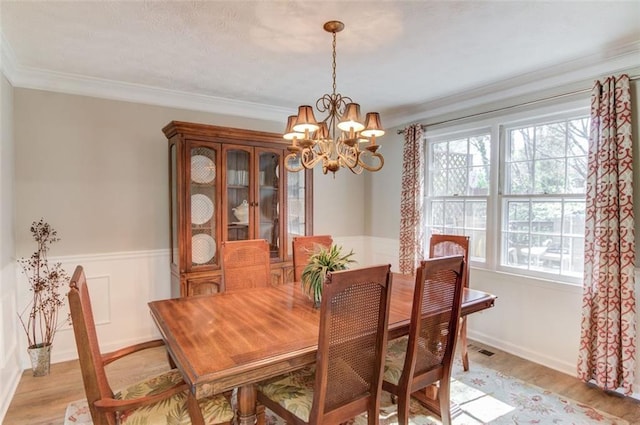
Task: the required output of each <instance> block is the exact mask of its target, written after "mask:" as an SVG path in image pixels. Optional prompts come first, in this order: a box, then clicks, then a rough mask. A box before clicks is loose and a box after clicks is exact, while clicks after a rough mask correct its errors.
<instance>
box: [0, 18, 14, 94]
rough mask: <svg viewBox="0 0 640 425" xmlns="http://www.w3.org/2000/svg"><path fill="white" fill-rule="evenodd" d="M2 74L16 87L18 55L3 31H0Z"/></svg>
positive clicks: (0, 66) (0, 67) (0, 69)
mask: <svg viewBox="0 0 640 425" xmlns="http://www.w3.org/2000/svg"><path fill="white" fill-rule="evenodd" d="M0 72H2V73H3V74H4V76H5V77H6V78H7V80H9V82H10V83H11V85H12V86H14V87H15V84H14V81H15V79H16V74H17V73H18V71H17V69H16V55H15V53H14V52H13V49H12V48H11V45H10V44H9V42H8V41H7V39H6V37H5V36H4V33H3V32H2V31H0Z"/></svg>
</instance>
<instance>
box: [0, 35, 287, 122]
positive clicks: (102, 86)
mask: <svg viewBox="0 0 640 425" xmlns="http://www.w3.org/2000/svg"><path fill="white" fill-rule="evenodd" d="M0 36H1V37H2V38H1V40H0V43H2V48H1V49H0V50H2V52H1V54H2V56H1V62H2V67H1V70H2V72H3V73H4V74H5V76H6V77H7V79H8V80H9V82H10V83H11V85H12V86H13V87H19V88H26V89H34V90H47V91H52V92H58V93H66V94H76V95H81V96H91V97H97V98H103V99H111V100H121V101H125V102H135V103H142V104H149V105H156V106H165V107H170V108H179V109H189V110H196V111H203V112H211V113H216V114H221V115H231V116H245V117H251V118H256V119H263V120H266V121H274V122H282V117H283V116H284V117H286V116H287V115H290V113H291V110H290V108H282V107H276V106H272V105H264V104H259V103H253V102H244V101H238V100H233V99H227V98H222V97H216V96H206V95H202V94H196V93H187V92H182V91H177V90H168V89H163V88H159V87H153V86H147V85H143V84H131V83H124V82H120V81H113V80H106V79H101V78H93V77H86V76H82V75H75V74H67V73H61V72H55V71H48V70H42V69H37V68H30V67H23V66H20V65H19V64H18V63H17V62H16V59H15V55H14V53H13V50H12V49H11V46H10V45H9V43H8V42H7V41H6V38H5V37H4V35H3V34H1V33H0Z"/></svg>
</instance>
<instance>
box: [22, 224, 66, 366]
mask: <svg viewBox="0 0 640 425" xmlns="http://www.w3.org/2000/svg"><path fill="white" fill-rule="evenodd" d="M30 231H31V234H32V236H33V239H34V240H35V242H36V245H37V248H36V250H35V251H34V253H33V254H31V257H29V258H20V259H19V260H18V263H19V264H20V266H21V267H22V271H23V273H24V274H25V276H26V277H27V283H28V284H29V291H31V300H30V302H29V304H27V306H26V307H25V309H24V310H23V311H22V313H21V314H19V315H18V318H19V319H20V323H21V324H22V328H23V329H24V331H25V333H26V335H27V342H28V351H29V356H30V358H31V364H32V370H33V375H34V376H44V375H47V374H49V365H50V358H51V357H50V356H51V345H52V344H53V339H54V337H55V335H56V331H57V330H58V329H59V325H58V314H59V312H60V308H61V307H62V306H63V305H64V298H63V296H62V295H61V294H60V290H61V288H62V287H63V286H65V285H66V284H67V283H68V282H69V275H68V274H67V273H66V271H65V270H64V269H63V268H62V264H60V263H53V264H49V260H48V258H47V253H48V251H49V248H50V246H51V245H52V244H53V243H55V242H58V241H59V240H60V238H58V234H57V232H56V231H55V229H54V228H53V227H51V225H50V224H49V223H47V222H45V221H44V219H40V221H34V222H33V223H32V224H31V228H30Z"/></svg>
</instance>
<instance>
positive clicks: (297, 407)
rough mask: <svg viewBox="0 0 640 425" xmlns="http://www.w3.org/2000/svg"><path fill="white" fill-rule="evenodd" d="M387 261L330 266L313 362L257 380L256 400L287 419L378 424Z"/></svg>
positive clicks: (387, 294) (387, 292)
mask: <svg viewBox="0 0 640 425" xmlns="http://www.w3.org/2000/svg"><path fill="white" fill-rule="evenodd" d="M390 299H391V277H390V266H389V265H385V266H375V267H367V268H361V269H353V270H344V271H337V272H332V273H330V274H329V275H328V276H327V279H326V281H325V285H324V289H323V293H322V302H321V307H320V335H319V339H318V351H317V355H316V364H315V366H311V367H307V368H304V369H302V370H299V371H296V372H292V373H290V374H288V375H285V376H284V377H283V376H279V377H276V378H274V379H271V380H268V381H266V382H263V383H261V384H259V385H258V400H259V401H260V402H261V403H262V404H264V405H265V407H267V408H268V409H270V410H272V411H273V412H274V413H276V414H277V415H278V416H280V417H282V418H283V419H284V420H285V421H286V422H287V423H288V424H296V425H302V424H314V425H319V424H339V423H342V422H345V421H348V420H349V419H351V418H353V417H355V416H357V415H359V414H360V413H363V412H367V413H368V415H367V416H368V423H369V424H370V425H373V424H378V410H379V407H380V393H381V385H382V371H383V363H384V352H385V349H386V340H387V323H388V314H389V304H390Z"/></svg>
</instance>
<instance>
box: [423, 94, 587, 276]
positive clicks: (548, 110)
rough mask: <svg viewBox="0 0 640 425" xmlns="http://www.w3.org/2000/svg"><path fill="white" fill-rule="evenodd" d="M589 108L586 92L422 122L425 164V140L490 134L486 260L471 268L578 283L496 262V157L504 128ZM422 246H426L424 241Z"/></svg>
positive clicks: (499, 175) (498, 170) (498, 171)
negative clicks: (471, 115) (476, 114)
mask: <svg viewBox="0 0 640 425" xmlns="http://www.w3.org/2000/svg"><path fill="white" fill-rule="evenodd" d="M589 108H590V104H589V96H588V93H587V94H586V95H585V96H584V98H582V99H577V100H572V101H566V100H563V99H556V100H555V101H549V102H548V103H547V104H546V105H543V106H537V107H533V106H529V107H523V108H518V110H516V111H511V112H509V111H506V112H503V113H495V114H494V115H492V116H490V117H488V118H483V119H477V120H474V119H473V118H468V119H465V120H460V121H459V122H458V123H457V124H456V123H452V124H451V125H448V124H446V123H445V124H439V125H436V126H432V127H429V125H428V123H427V124H426V129H425V131H424V134H423V140H424V142H425V165H427V164H429V162H428V161H429V157H428V155H429V153H428V152H429V149H428V143H429V142H437V141H443V140H445V139H452V138H455V137H465V136H467V137H468V136H469V135H471V134H477V133H479V132H483V131H484V132H489V134H490V135H491V164H498V166H497V167H496V166H493V167H492V168H491V172H490V187H489V193H490V195H489V198H488V202H487V230H486V231H487V245H486V263H481V262H475V261H472V262H471V266H472V267H473V268H479V269H484V270H489V271H497V272H502V273H507V274H512V275H518V276H527V277H532V278H536V279H539V280H544V281H549V282H554V283H559V284H567V285H571V286H576V285H579V286H581V285H582V279H578V278H572V277H569V276H553V275H550V274H548V273H542V272H536V271H531V270H526V272H525V271H523V270H520V269H517V268H514V267H508V266H501V265H500V252H501V251H500V250H501V244H502V241H501V239H502V238H501V237H500V235H501V232H502V229H501V227H500V225H501V223H502V218H503V211H502V206H501V204H502V193H500V192H499V190H500V188H501V181H499V179H501V178H502V176H504V164H503V163H501V162H500V158H503V155H504V149H505V142H506V139H505V134H506V133H505V131H506V129H507V128H510V127H517V126H519V125H526V124H527V123H532V122H536V123H538V122H540V121H544V120H545V119H549V121H553V120H554V119H563V118H566V117H573V116H579V115H589ZM427 175H428V173H425V178H426V176H427ZM426 189H427V188H426V187H425V198H426V197H427V190H426ZM490 235H494V237H490ZM427 242H428V241H427ZM425 246H428V243H427V244H426V245H425Z"/></svg>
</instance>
